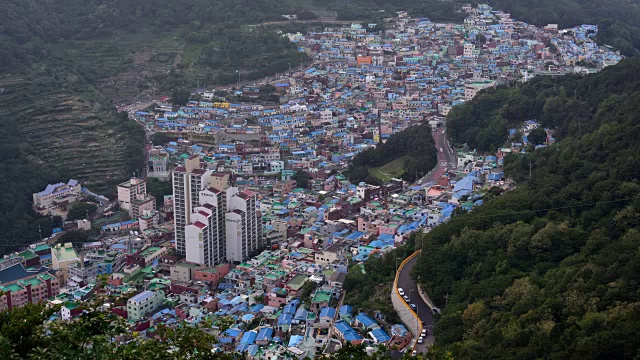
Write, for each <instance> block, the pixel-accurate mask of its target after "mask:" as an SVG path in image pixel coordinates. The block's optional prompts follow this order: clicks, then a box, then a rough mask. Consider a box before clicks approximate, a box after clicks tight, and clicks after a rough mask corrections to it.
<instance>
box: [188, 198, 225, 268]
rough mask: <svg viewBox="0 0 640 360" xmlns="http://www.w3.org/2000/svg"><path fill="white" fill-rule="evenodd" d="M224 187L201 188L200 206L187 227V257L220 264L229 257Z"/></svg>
mask: <svg viewBox="0 0 640 360" xmlns="http://www.w3.org/2000/svg"><path fill="white" fill-rule="evenodd" d="M225 209H226V195H225V192H224V191H220V190H218V189H215V188H209V189H206V190H203V191H201V192H200V206H198V207H196V208H194V211H193V213H192V214H191V223H190V224H188V225H187V226H186V227H185V241H186V260H187V261H188V262H192V263H196V264H202V265H208V266H211V265H216V264H220V263H222V262H224V261H225V260H226V251H225V246H226V245H225V244H226V237H225V220H224V213H225Z"/></svg>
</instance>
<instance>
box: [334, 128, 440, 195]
mask: <svg viewBox="0 0 640 360" xmlns="http://www.w3.org/2000/svg"><path fill="white" fill-rule="evenodd" d="M401 157H405V159H404V163H403V169H404V173H403V175H402V178H403V179H404V180H407V181H415V180H416V179H417V175H418V174H420V173H422V174H423V175H424V174H426V173H427V172H429V171H431V169H433V168H434V167H435V166H436V163H437V161H438V159H437V151H436V147H435V145H434V142H433V136H432V135H431V127H430V126H429V124H426V123H425V124H421V125H417V126H412V127H409V128H407V129H405V130H403V131H400V132H397V133H395V134H393V135H391V136H390V137H389V139H388V140H387V141H386V142H385V143H383V144H380V145H378V146H377V147H375V148H372V149H367V150H365V151H362V152H360V153H358V154H357V155H356V156H354V157H353V159H352V161H351V163H350V164H349V169H348V171H347V174H348V177H349V180H350V181H351V182H354V183H358V182H360V181H367V182H369V183H375V182H376V179H375V178H373V177H372V176H370V175H369V170H370V168H374V167H378V166H382V165H384V164H386V163H388V162H390V161H393V160H396V159H399V158H401Z"/></svg>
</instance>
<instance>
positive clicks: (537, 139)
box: [527, 127, 547, 145]
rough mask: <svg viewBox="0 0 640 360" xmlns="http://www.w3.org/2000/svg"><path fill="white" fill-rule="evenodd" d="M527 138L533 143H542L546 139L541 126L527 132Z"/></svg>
mask: <svg viewBox="0 0 640 360" xmlns="http://www.w3.org/2000/svg"><path fill="white" fill-rule="evenodd" d="M527 140H529V142H531V143H532V144H534V145H540V144H544V143H545V142H546V141H547V132H546V131H544V129H543V128H541V127H539V128H537V129H534V130H532V131H531V132H530V133H529V135H528V136H527Z"/></svg>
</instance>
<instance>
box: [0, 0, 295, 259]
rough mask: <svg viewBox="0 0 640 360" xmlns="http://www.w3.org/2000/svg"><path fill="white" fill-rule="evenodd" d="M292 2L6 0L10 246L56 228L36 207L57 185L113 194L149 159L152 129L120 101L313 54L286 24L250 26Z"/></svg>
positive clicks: (5, 161) (1, 109)
mask: <svg viewBox="0 0 640 360" xmlns="http://www.w3.org/2000/svg"><path fill="white" fill-rule="evenodd" d="M287 10H290V8H288V7H287V6H286V5H285V4H282V3H280V2H276V1H272V0H260V1H257V2H256V1H248V0H242V1H235V0H234V1H231V0H220V1H215V2H210V1H204V0H179V1H168V0H143V1H122V0H105V1H88V2H87V1H78V0H67V1H45V2H41V1H40V2H38V1H31V0H29V1H16V0H8V1H7V2H6V3H5V4H3V6H2V8H1V9H0V16H2V18H3V19H11V20H10V21H3V22H2V23H0V116H1V119H2V121H0V136H1V137H2V140H3V143H2V147H3V148H4V149H5V150H6V151H5V152H4V154H3V155H2V160H1V161H0V167H1V168H2V169H3V170H4V171H3V176H2V177H0V182H1V183H2V185H4V186H3V187H2V190H1V191H0V193H1V195H3V196H2V199H3V200H2V203H3V205H2V206H1V207H0V215H1V216H0V244H3V245H11V244H15V245H18V244H21V245H24V244H28V243H30V242H32V241H34V240H37V239H38V229H40V230H41V232H42V235H43V237H45V236H48V235H49V234H50V232H51V227H52V221H51V220H48V219H39V218H37V217H36V216H35V214H34V213H33V212H32V211H31V209H30V208H31V204H30V199H31V194H32V193H33V192H37V191H40V190H42V189H43V188H44V187H45V186H46V184H47V183H50V182H57V181H62V180H65V179H67V178H76V179H78V180H80V181H82V182H83V183H84V184H85V185H86V186H88V187H90V188H91V189H93V190H94V191H98V192H106V193H107V194H112V193H113V192H114V187H113V185H115V184H116V183H117V182H119V181H121V180H123V179H125V178H127V177H128V176H130V174H132V173H133V172H134V171H135V170H136V169H142V167H143V166H144V159H143V145H144V133H143V131H142V129H141V128H139V127H138V126H136V125H135V123H134V122H132V121H129V120H128V119H127V117H126V115H125V114H116V112H115V109H114V105H120V104H121V103H122V102H127V103H128V102H131V101H133V100H134V99H139V100H150V99H151V98H152V96H153V95H157V96H159V95H162V94H163V93H164V94H171V91H172V89H177V88H181V89H185V90H186V91H190V90H192V89H193V88H194V87H195V86H196V84H198V83H201V84H205V83H208V84H209V85H212V84H215V83H233V82H235V79H236V77H237V75H236V70H237V69H238V68H239V67H240V68H241V71H240V72H241V75H242V77H243V79H256V78H259V77H263V76H267V75H271V74H273V73H275V72H282V71H285V70H287V69H288V68H289V66H290V64H291V63H292V65H299V64H300V63H301V62H305V61H306V55H304V54H302V53H300V52H299V51H297V48H296V47H295V46H294V45H293V44H291V43H289V42H288V41H287V40H286V39H284V38H282V37H281V36H280V35H278V34H276V32H275V31H272V30H269V31H265V30H263V29H261V28H253V29H252V30H247V29H244V28H242V27H241V25H242V24H253V23H259V22H262V21H267V20H273V19H278V18H280V15H281V14H285V13H288V12H287ZM185 49H186V50H188V51H189V52H186V50H185ZM139 94H142V95H143V96H139ZM8 251H12V248H11V247H7V246H3V247H0V254H2V253H5V252H8Z"/></svg>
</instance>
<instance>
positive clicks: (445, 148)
mask: <svg viewBox="0 0 640 360" xmlns="http://www.w3.org/2000/svg"><path fill="white" fill-rule="evenodd" d="M433 140H434V142H435V145H436V151H437V152H438V164H437V165H436V167H435V169H433V170H432V171H431V172H430V173H428V174H427V175H426V176H424V177H423V178H421V179H420V180H418V181H417V182H416V183H415V184H413V185H414V186H417V187H420V188H425V187H428V186H431V185H433V184H434V183H435V182H436V181H438V179H440V177H441V176H442V175H444V174H445V173H446V172H447V169H455V167H456V166H457V160H456V156H455V153H454V152H453V149H451V146H449V142H448V141H447V133H446V129H445V128H444V127H440V128H438V130H437V131H436V132H434V133H433ZM440 149H442V151H440Z"/></svg>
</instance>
